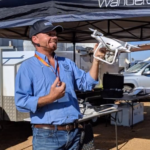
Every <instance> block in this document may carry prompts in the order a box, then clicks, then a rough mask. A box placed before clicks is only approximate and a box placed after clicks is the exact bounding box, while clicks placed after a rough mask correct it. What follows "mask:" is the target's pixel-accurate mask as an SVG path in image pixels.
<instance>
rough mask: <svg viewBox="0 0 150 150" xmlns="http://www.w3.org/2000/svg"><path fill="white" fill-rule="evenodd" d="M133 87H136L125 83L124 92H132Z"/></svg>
mask: <svg viewBox="0 0 150 150" xmlns="http://www.w3.org/2000/svg"><path fill="white" fill-rule="evenodd" d="M133 88H134V86H133V85H124V86H123V91H124V93H130V92H131V91H132V90H133Z"/></svg>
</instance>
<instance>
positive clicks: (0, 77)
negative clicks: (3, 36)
mask: <svg viewBox="0 0 150 150" xmlns="http://www.w3.org/2000/svg"><path fill="white" fill-rule="evenodd" d="M3 119H4V111H3V56H2V49H1V48H0V120H3Z"/></svg>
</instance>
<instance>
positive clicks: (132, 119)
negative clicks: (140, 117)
mask: <svg viewBox="0 0 150 150" xmlns="http://www.w3.org/2000/svg"><path fill="white" fill-rule="evenodd" d="M131 129H133V102H132V124H131Z"/></svg>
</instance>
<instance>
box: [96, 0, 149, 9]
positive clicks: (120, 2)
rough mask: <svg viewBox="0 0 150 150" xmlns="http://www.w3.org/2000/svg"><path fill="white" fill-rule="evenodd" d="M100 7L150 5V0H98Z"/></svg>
mask: <svg viewBox="0 0 150 150" xmlns="http://www.w3.org/2000/svg"><path fill="white" fill-rule="evenodd" d="M98 4H99V7H100V8H101V7H119V6H142V5H150V0H98Z"/></svg>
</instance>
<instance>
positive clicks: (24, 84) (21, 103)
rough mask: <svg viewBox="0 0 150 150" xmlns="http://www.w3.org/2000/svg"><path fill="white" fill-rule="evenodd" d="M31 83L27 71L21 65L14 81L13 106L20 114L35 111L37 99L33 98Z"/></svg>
mask: <svg viewBox="0 0 150 150" xmlns="http://www.w3.org/2000/svg"><path fill="white" fill-rule="evenodd" d="M32 87H33V82H32V78H31V77H30V72H29V70H28V69H27V68H26V67H24V66H23V65H22V66H21V67H20V68H19V71H18V73H17V76H16V81H15V104H16V107H17V109H18V111H20V112H33V113H35V111H36V110H37V104H38V99H39V97H37V96H33V95H34V94H33V89H32Z"/></svg>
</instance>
